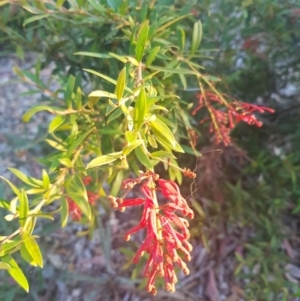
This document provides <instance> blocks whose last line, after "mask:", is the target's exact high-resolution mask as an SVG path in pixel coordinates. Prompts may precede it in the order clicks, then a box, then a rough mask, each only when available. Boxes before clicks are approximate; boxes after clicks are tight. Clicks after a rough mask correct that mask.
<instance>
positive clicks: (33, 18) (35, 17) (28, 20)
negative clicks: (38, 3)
mask: <svg viewBox="0 0 300 301" xmlns="http://www.w3.org/2000/svg"><path fill="white" fill-rule="evenodd" d="M49 16H50V14H44V15H38V16H34V17H30V18H28V19H26V20H25V21H24V23H23V26H26V25H27V24H29V23H32V22H35V21H38V20H41V19H44V18H47V17H49Z"/></svg>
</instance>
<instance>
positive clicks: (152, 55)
mask: <svg viewBox="0 0 300 301" xmlns="http://www.w3.org/2000/svg"><path fill="white" fill-rule="evenodd" d="M159 49H160V46H156V47H154V48H153V49H152V50H151V52H150V53H149V55H148V58H147V61H146V66H147V67H148V66H150V65H151V64H152V62H153V61H154V60H155V58H156V55H157V54H158V51H159Z"/></svg>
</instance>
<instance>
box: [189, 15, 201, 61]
mask: <svg viewBox="0 0 300 301" xmlns="http://www.w3.org/2000/svg"><path fill="white" fill-rule="evenodd" d="M201 39H202V24H201V21H200V20H198V21H197V22H196V23H195V24H194V29H193V40H192V47H191V55H193V54H195V52H196V51H197V49H198V48H199V46H200V43H201Z"/></svg>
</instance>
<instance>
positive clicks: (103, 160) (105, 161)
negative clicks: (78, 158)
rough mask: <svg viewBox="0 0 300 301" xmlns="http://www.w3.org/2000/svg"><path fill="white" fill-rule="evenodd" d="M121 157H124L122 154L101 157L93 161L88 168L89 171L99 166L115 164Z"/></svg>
mask: <svg viewBox="0 0 300 301" xmlns="http://www.w3.org/2000/svg"><path fill="white" fill-rule="evenodd" d="M121 155H122V152H115V153H111V154H108V155H103V156H99V157H97V158H95V159H93V160H92V161H91V162H90V163H88V165H87V167H86V168H87V169H89V168H94V167H99V166H102V165H105V164H108V163H111V162H114V161H116V160H117V159H119V158H120V156H121Z"/></svg>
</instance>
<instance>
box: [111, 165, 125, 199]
mask: <svg viewBox="0 0 300 301" xmlns="http://www.w3.org/2000/svg"><path fill="white" fill-rule="evenodd" d="M123 174H124V173H123V170H120V171H119V172H118V173H117V176H116V177H115V178H114V179H113V184H112V188H111V191H110V194H111V195H112V196H117V195H118V193H119V190H120V187H121V185H122V181H123Z"/></svg>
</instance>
